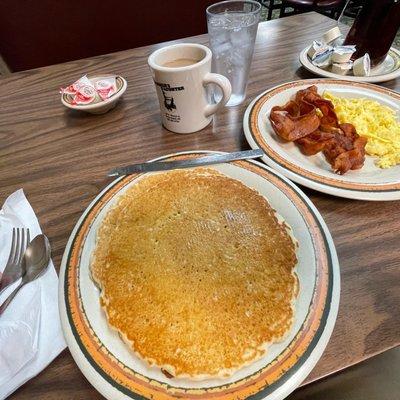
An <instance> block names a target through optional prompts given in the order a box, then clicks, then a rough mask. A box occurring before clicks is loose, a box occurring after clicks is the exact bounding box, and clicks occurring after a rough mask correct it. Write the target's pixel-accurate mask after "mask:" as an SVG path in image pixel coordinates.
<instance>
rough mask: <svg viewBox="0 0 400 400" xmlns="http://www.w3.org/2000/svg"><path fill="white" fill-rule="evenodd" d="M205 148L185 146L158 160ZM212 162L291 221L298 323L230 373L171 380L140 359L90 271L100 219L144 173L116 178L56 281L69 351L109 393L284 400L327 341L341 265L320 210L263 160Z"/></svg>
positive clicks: (81, 226)
mask: <svg viewBox="0 0 400 400" xmlns="http://www.w3.org/2000/svg"><path fill="white" fill-rule="evenodd" d="M204 153H206V152H200V151H194V152H185V153H178V154H174V155H170V156H165V157H162V158H160V159H163V160H173V159H175V160H176V159H182V158H192V157H199V156H202V155H204ZM212 168H215V169H216V170H218V171H219V172H221V173H223V174H225V175H227V176H229V177H232V178H234V179H237V180H239V181H241V182H242V183H243V184H245V185H247V186H248V187H251V188H254V189H256V190H257V191H258V192H259V193H261V194H262V195H263V196H264V197H265V198H266V199H267V200H268V202H269V203H270V204H271V206H272V207H273V208H274V209H276V211H277V212H278V213H279V214H280V215H281V216H282V217H283V218H284V219H285V220H286V222H287V223H288V224H289V225H290V226H291V227H292V230H293V235H294V236H295V238H296V239H297V241H298V243H299V248H298V252H297V257H298V264H297V266H296V272H297V275H298V277H299V282H300V291H299V297H298V299H297V301H296V311H295V320H294V324H293V327H292V329H291V331H290V332H289V334H288V336H287V338H286V339H285V340H284V341H283V342H281V343H276V344H273V345H272V346H271V347H270V348H269V350H268V353H267V354H266V355H265V356H264V357H263V358H261V359H260V360H257V361H256V362H254V363H252V364H251V365H249V366H246V367H244V368H242V369H241V370H239V371H237V372H236V373H235V374H234V375H233V376H232V377H230V378H228V379H214V380H211V379H209V380H204V381H193V380H190V379H182V378H181V379H176V378H174V379H169V378H167V377H166V376H165V375H164V374H162V373H161V371H160V370H159V369H158V368H154V367H149V366H148V365H147V364H146V363H144V362H143V361H142V360H141V359H139V358H138V357H137V356H136V355H135V354H134V353H133V352H132V351H130V349H129V348H128V347H127V346H126V344H125V343H124V342H123V341H122V340H121V339H120V337H119V336H118V333H117V332H116V331H115V330H113V329H111V328H110V326H109V325H108V323H107V320H106V317H105V315H104V312H103V310H102V308H101V306H100V303H99V291H98V289H97V287H96V286H95V284H94V283H93V281H92V280H91V278H90V272H89V262H90V256H91V254H92V251H93V249H94V248H95V239H96V230H97V228H98V227H99V225H100V224H101V222H102V219H103V218H104V216H105V215H106V213H107V211H108V210H109V209H110V208H111V207H113V205H114V204H115V201H116V200H117V198H118V196H120V195H121V194H122V193H124V191H126V190H127V188H128V187H130V186H132V185H135V184H136V182H138V180H140V179H141V178H142V177H143V176H145V175H143V174H140V175H129V176H125V177H122V178H119V179H116V180H115V181H113V182H112V183H111V184H110V185H109V186H108V187H106V188H105V189H104V190H103V191H102V192H101V193H100V194H99V195H98V196H97V197H96V199H95V200H94V201H93V202H92V203H91V204H90V205H89V206H88V208H87V209H86V211H85V212H84V213H83V215H82V217H81V218H80V219H79V221H78V223H77V224H76V226H75V228H74V230H73V231H72V233H71V236H70V238H69V241H68V244H67V247H66V249H65V252H64V257H63V260H62V263H61V270H60V284H59V306H60V315H61V322H62V327H63V331H64V335H65V338H66V341H67V344H68V346H69V349H70V351H71V354H72V356H73V357H74V359H75V361H76V363H77V365H78V367H79V368H80V369H81V371H82V372H83V374H84V375H85V376H86V378H87V379H88V380H89V382H90V383H91V384H92V385H93V386H94V387H95V388H96V389H97V390H98V391H99V392H100V393H101V394H102V395H103V396H105V397H106V398H107V399H110V400H111V399H112V400H115V399H119V400H127V399H139V398H151V399H154V400H161V399H163V400H166V399H176V398H180V399H191V400H196V399H198V400H200V399H206V398H213V399H215V400H228V399H245V398H247V397H251V398H258V399H268V400H281V399H283V398H285V397H286V396H287V395H288V394H289V393H290V392H292V391H293V390H294V389H296V387H297V386H299V385H300V383H301V382H302V381H303V380H304V379H305V378H306V376H307V375H308V374H309V373H310V371H311V370H312V368H313V367H314V366H315V364H316V363H317V361H318V360H319V358H320V357H321V355H322V352H323V351H324V349H325V347H326V345H327V343H328V340H329V337H330V335H331V333H332V330H333V327H334V324H335V320H336V315H337V311H338V305H339V297H340V271H339V264H338V260H337V256H336V250H335V246H334V244H333V241H332V238H331V235H330V233H329V231H328V228H327V226H326V225H325V222H324V221H323V219H322V217H321V215H320V214H319V212H318V211H317V209H316V208H315V207H314V205H313V204H312V203H311V201H310V200H309V199H308V198H307V196H306V195H305V194H304V193H303V192H301V191H300V189H298V188H297V187H296V186H295V185H294V184H293V183H291V182H290V181H289V180H288V179H286V178H285V177H283V176H282V175H280V174H279V173H277V172H275V171H273V170H272V169H270V168H269V167H267V166H265V165H264V164H262V163H259V162H255V161H235V162H233V163H229V164H226V163H225V164H219V165H215V166H213V167H212ZM265 311H266V312H268V310H265Z"/></svg>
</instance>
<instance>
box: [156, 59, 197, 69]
mask: <svg viewBox="0 0 400 400" xmlns="http://www.w3.org/2000/svg"><path fill="white" fill-rule="evenodd" d="M198 62H199V60H193V59H191V58H178V59H177V60H172V61H167V62H166V63H164V64H163V67H167V68H176V67H187V66H188V65H192V64H196V63H198Z"/></svg>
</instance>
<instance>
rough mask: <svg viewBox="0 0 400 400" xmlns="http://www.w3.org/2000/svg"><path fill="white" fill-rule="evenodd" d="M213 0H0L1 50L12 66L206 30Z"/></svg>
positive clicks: (27, 65)
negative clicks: (208, 7)
mask: <svg viewBox="0 0 400 400" xmlns="http://www.w3.org/2000/svg"><path fill="white" fill-rule="evenodd" d="M212 3H215V1H212V0H196V1H187V0H169V1H160V0H154V1H151V2H147V1H143V2H138V1H132V0H117V1H102V0H100V1H99V0H83V1H77V0H24V1H21V0H1V1H0V54H1V56H2V57H3V58H4V60H5V61H6V63H7V64H8V66H9V67H10V69H11V70H12V71H21V70H25V69H31V68H36V67H41V66H44V65H50V64H56V63H61V62H65V61H69V60H76V59H80V58H86V57H91V56H95V55H99V54H106V53H111V52H114V51H118V50H125V49H129V48H133V47H138V46H144V45H148V44H152V43H159V42H163V41H166V40H172V39H178V38H182V37H187V36H192V35H197V34H200V33H205V32H206V31H207V24H206V14H205V9H206V7H207V6H208V5H210V4H212Z"/></svg>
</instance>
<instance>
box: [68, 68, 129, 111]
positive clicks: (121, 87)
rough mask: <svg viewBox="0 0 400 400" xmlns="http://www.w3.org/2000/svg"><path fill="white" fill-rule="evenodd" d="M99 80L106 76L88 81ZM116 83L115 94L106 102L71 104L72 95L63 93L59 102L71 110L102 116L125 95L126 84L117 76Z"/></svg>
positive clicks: (95, 77)
mask: <svg viewBox="0 0 400 400" xmlns="http://www.w3.org/2000/svg"><path fill="white" fill-rule="evenodd" d="M99 78H106V76H104V77H103V76H94V77H92V78H90V79H99ZM116 81H117V92H116V93H115V94H114V95H112V96H111V97H110V98H109V99H107V100H104V101H98V102H97V103H91V104H78V105H76V104H72V99H73V96H72V95H70V94H66V93H63V94H62V95H61V102H62V103H63V104H64V106H65V107H67V108H70V109H71V110H79V111H86V112H88V113H90V114H104V113H106V112H107V111H109V110H111V109H112V108H114V107H115V105H116V104H117V102H118V100H119V99H120V97H121V96H122V95H123V94H124V93H125V90H126V88H127V86H128V83H127V82H126V80H125V79H124V78H123V77H122V76H119V75H117V76H116Z"/></svg>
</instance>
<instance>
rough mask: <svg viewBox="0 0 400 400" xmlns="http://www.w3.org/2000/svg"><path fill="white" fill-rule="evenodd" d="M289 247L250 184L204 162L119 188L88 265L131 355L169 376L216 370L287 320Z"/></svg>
mask: <svg viewBox="0 0 400 400" xmlns="http://www.w3.org/2000/svg"><path fill="white" fill-rule="evenodd" d="M295 249H296V245H295V242H294V241H293V239H292V237H291V234H290V229H289V228H288V226H287V225H286V224H285V223H283V222H282V221H281V222H279V221H278V219H277V216H276V214H275V211H274V210H273V209H272V208H271V206H270V205H269V204H268V202H267V201H266V200H265V198H264V197H262V196H261V195H260V194H258V193H257V192H256V191H255V190H252V189H250V188H248V187H247V186H245V185H243V184H242V183H241V182H239V181H237V180H234V179H231V178H228V177H226V176H224V175H222V174H220V173H218V172H216V171H215V170H212V169H205V168H198V169H193V170H186V171H172V172H168V173H162V174H154V175H150V176H148V177H145V178H142V179H141V180H140V181H138V183H136V184H134V185H133V186H132V187H131V188H129V189H128V190H127V191H126V192H125V193H124V194H123V195H121V197H120V198H119V200H118V201H117V204H116V205H115V206H114V207H113V208H112V209H111V210H110V211H109V212H108V214H107V215H106V217H105V218H104V220H103V222H102V224H101V226H100V228H99V230H98V233H97V243H96V249H95V251H94V254H93V258H92V262H91V273H92V277H93V279H94V281H95V282H96V283H97V285H98V286H99V288H100V289H101V300H100V301H101V304H102V306H103V308H104V310H105V312H106V315H107V318H108V322H109V324H110V325H111V326H112V327H113V328H115V329H116V330H117V331H118V332H119V333H120V334H121V336H122V337H123V339H124V340H125V341H126V342H127V343H128V344H129V345H130V346H131V348H132V349H133V351H134V352H135V353H136V354H137V355H138V356H139V357H141V358H142V359H144V360H146V361H147V362H148V363H149V364H150V365H156V366H158V367H160V368H162V369H164V370H165V371H167V372H168V373H169V374H171V375H173V376H176V377H190V378H192V379H205V378H210V377H226V376H229V375H231V374H232V373H234V372H235V371H236V370H238V369H239V368H241V367H243V366H244V365H247V364H249V363H251V362H253V361H254V360H256V359H258V358H260V357H261V356H262V355H263V354H264V353H265V351H266V349H267V346H268V345H269V344H271V343H273V342H277V341H281V340H282V339H283V338H284V337H285V335H286V334H287V333H288V331H289V330H290V328H291V326H292V322H293V314H294V301H295V298H296V296H297V292H298V279H297V275H296V273H295V270H294V269H295V265H296V262H297V260H296V251H295Z"/></svg>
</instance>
